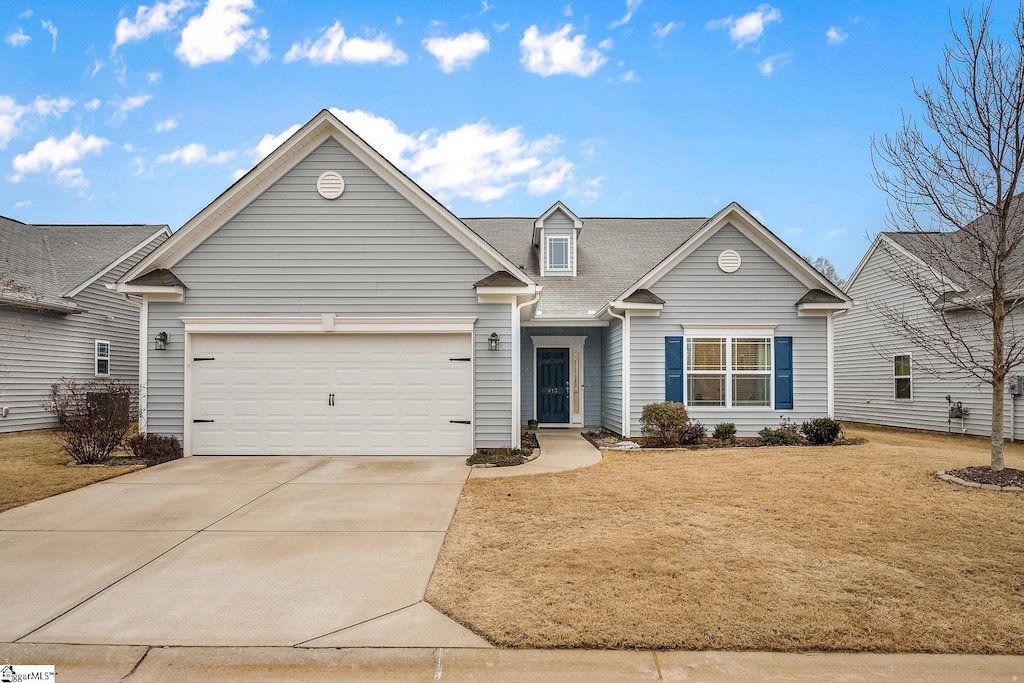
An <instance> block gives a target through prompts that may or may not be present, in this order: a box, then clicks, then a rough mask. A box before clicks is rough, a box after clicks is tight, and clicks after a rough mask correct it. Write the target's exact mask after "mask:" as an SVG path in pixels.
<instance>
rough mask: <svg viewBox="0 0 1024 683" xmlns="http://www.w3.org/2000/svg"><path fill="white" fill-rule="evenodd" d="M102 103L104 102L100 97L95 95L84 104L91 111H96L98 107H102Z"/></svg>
mask: <svg viewBox="0 0 1024 683" xmlns="http://www.w3.org/2000/svg"><path fill="white" fill-rule="evenodd" d="M101 104H102V102H100V98H98V97H94V98H92V99H91V100H89V101H88V102H86V103H85V104H83V105H82V106H83V107H85V108H86V109H87V110H89V111H96V110H97V109H99V108H100V105H101Z"/></svg>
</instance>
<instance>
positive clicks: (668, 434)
mask: <svg viewBox="0 0 1024 683" xmlns="http://www.w3.org/2000/svg"><path fill="white" fill-rule="evenodd" d="M689 426H690V416H689V415H687V414H686V408H685V407H683V404H682V403H676V402H675V401H664V402H662V403H648V404H647V405H645V406H644V410H643V412H642V413H641V414H640V433H641V434H642V435H643V437H644V438H645V439H647V443H648V445H650V446H660V447H662V448H669V447H671V446H677V445H679V444H680V443H683V437H684V435H685V434H686V429H687V427H689ZM701 429H702V430H703V429H704V428H703V427H701Z"/></svg>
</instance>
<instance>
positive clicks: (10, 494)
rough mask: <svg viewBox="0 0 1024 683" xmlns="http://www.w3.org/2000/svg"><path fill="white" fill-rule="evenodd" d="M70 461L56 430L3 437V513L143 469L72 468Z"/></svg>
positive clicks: (0, 436) (0, 442)
mask: <svg viewBox="0 0 1024 683" xmlns="http://www.w3.org/2000/svg"><path fill="white" fill-rule="evenodd" d="M70 461H71V458H69V457H68V456H67V454H65V453H64V451H62V450H61V449H60V446H58V445H57V444H56V442H55V441H54V440H53V431H52V430H49V429H40V430H35V431H30V432H13V433H10V434H0V512H2V511H3V510H9V509H10V508H13V507H17V506H19V505H25V504H26V503H31V502H32V501H34V500H39V499H41V498H48V497H50V496H55V495H57V494H58V493H64V492H65V491H71V490H74V489H78V488H81V487H83V486H88V485H89V484H94V483H96V482H97V481H103V480H104V479H110V478H111V477H116V476H118V475H120V474H124V473H126V472H131V471H132V470H137V469H140V467H141V466H138V465H136V466H131V467H68V466H67V464H68V463H69V462H70Z"/></svg>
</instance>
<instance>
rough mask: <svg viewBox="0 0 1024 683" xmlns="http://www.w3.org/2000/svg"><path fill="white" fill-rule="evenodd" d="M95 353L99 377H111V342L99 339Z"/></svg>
mask: <svg viewBox="0 0 1024 683" xmlns="http://www.w3.org/2000/svg"><path fill="white" fill-rule="evenodd" d="M94 349H95V354H94V360H95V363H94V364H95V366H96V376H97V377H109V376H110V342H108V341H105V340H103V339H97V340H96V344H95V346H94Z"/></svg>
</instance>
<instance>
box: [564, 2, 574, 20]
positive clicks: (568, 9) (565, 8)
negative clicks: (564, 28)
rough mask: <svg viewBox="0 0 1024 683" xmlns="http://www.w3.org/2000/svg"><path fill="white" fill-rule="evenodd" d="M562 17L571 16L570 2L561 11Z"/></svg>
mask: <svg viewBox="0 0 1024 683" xmlns="http://www.w3.org/2000/svg"><path fill="white" fill-rule="evenodd" d="M562 15H563V16H566V17H571V16H572V3H571V2H570V3H569V4H568V5H566V6H565V7H564V8H563V9H562Z"/></svg>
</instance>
